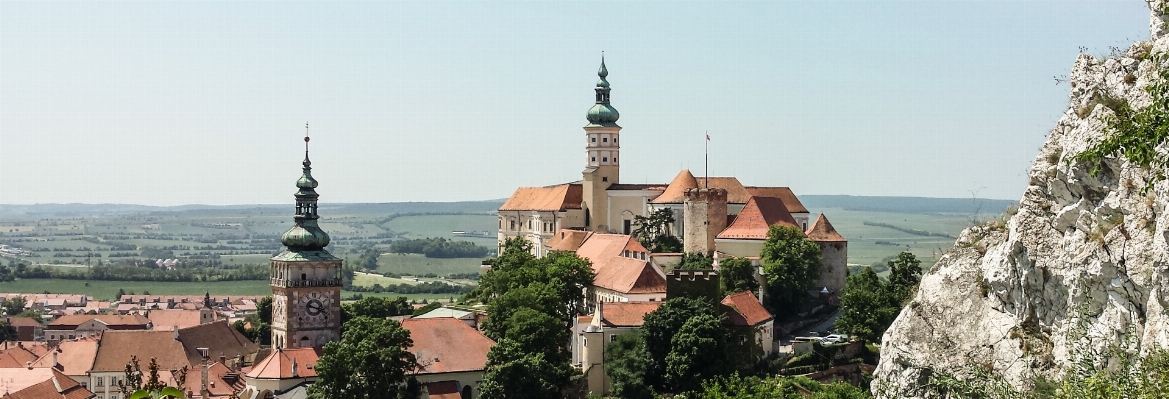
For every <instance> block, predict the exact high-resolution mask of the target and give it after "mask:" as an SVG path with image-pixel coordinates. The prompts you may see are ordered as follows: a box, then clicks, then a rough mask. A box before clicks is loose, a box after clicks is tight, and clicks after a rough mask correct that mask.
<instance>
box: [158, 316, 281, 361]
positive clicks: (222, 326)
mask: <svg viewBox="0 0 1169 399" xmlns="http://www.w3.org/2000/svg"><path fill="white" fill-rule="evenodd" d="M179 342H181V343H182V345H183V349H184V350H185V351H186V353H187V360H188V361H189V362H190V363H191V364H199V363H200V362H202V359H203V355H202V354H201V353H199V349H198V348H207V355H208V356H210V357H211V358H212V359H218V358H219V357H220V356H223V357H226V358H228V359H235V358H237V357H239V356H243V357H245V358H246V357H248V356H249V355H252V354H255V353H256V352H258V351H259V350H260V345H259V344H257V343H255V342H252V341H250V340H248V338H247V337H245V336H244V335H243V334H241V333H240V332H239V331H237V330H236V329H234V328H231V326H230V325H228V324H227V320H219V321H215V322H211V323H207V324H200V325H197V326H194V327H187V328H183V329H180V330H179ZM139 357H141V356H139Z"/></svg>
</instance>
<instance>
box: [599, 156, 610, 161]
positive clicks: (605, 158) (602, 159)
mask: <svg viewBox="0 0 1169 399" xmlns="http://www.w3.org/2000/svg"><path fill="white" fill-rule="evenodd" d="M601 162H609V157H602V158H601Z"/></svg>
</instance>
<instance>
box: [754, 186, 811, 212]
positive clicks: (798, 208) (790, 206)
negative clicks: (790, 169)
mask: <svg viewBox="0 0 1169 399" xmlns="http://www.w3.org/2000/svg"><path fill="white" fill-rule="evenodd" d="M747 192H748V193H750V194H751V196H753V197H775V198H779V199H781V200H783V204H784V205H786V206H787V211H788V212H789V213H808V208H805V207H804V204H803V203H801V202H800V199H799V197H796V194H795V193H793V192H792V189H790V188H787V187H751V186H748V187H747Z"/></svg>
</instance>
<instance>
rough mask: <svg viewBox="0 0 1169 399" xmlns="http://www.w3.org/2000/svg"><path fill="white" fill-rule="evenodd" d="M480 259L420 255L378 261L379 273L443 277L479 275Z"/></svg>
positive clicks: (391, 255) (389, 255)
mask: <svg viewBox="0 0 1169 399" xmlns="http://www.w3.org/2000/svg"><path fill="white" fill-rule="evenodd" d="M482 262H483V260H482V259H479V258H449V259H436V258H427V257H426V256H423V255H419V254H405V255H398V254H384V255H382V256H380V257H378V259H377V265H378V267H377V271H378V272H380V273H395V274H398V275H422V274H426V273H434V274H436V275H439V276H442V275H445V274H448V273H478V272H479V265H480V264H481V263H482Z"/></svg>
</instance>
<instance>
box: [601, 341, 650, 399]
mask: <svg viewBox="0 0 1169 399" xmlns="http://www.w3.org/2000/svg"><path fill="white" fill-rule="evenodd" d="M652 365H653V359H651V358H650V356H649V351H647V350H646V349H645V340H644V339H643V338H642V335H641V333H639V332H637V331H634V332H631V333H627V334H622V335H618V336H617V339H616V340H614V341H613V342H610V343H609V344H607V345H606V346H605V374H607V375H608V376H609V378H610V380H611V381H612V384H613V385H612V391H611V392H610V393H611V394H612V395H613V396H616V397H619V398H622V399H653V398H654V391H653V387H651V386H650V385H649V382H647V381H646V378H647V377H648V373H649V369H650V367H652Z"/></svg>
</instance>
